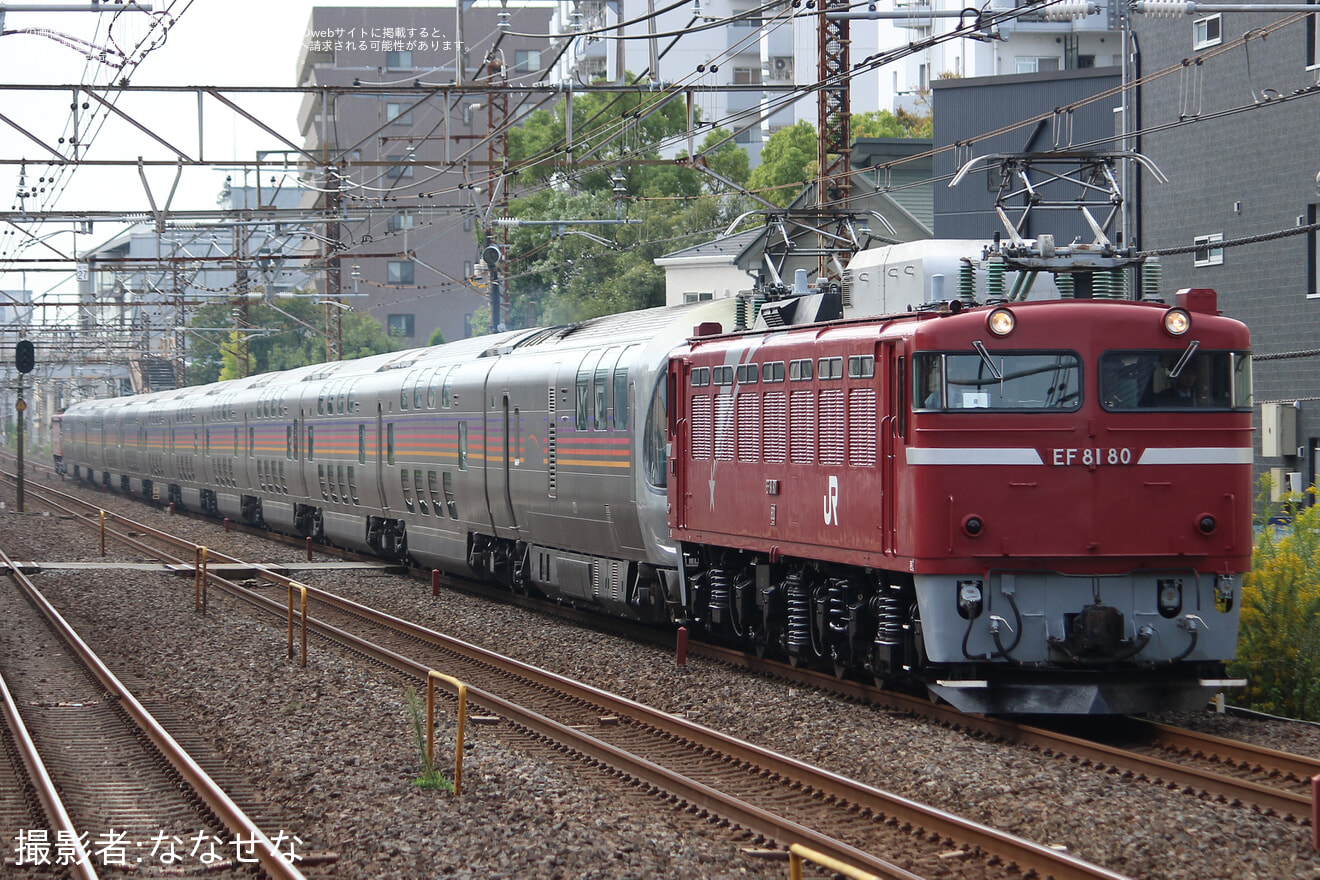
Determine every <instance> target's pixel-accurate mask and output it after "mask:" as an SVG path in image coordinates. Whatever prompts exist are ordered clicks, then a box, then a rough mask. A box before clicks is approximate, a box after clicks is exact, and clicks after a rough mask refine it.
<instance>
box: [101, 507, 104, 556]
mask: <svg viewBox="0 0 1320 880" xmlns="http://www.w3.org/2000/svg"><path fill="white" fill-rule="evenodd" d="M101 555H102V556H104V555H105V511H104V510H103V511H101Z"/></svg>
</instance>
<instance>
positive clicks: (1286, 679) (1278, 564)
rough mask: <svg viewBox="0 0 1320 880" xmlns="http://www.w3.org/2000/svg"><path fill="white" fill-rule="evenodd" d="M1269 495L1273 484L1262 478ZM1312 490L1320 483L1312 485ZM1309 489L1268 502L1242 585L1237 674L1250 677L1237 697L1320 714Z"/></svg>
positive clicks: (1281, 710)
mask: <svg viewBox="0 0 1320 880" xmlns="http://www.w3.org/2000/svg"><path fill="white" fill-rule="evenodd" d="M1261 487H1262V498H1265V499H1267V498H1269V490H1270V483H1269V477H1268V476H1266V477H1264V478H1262V480H1261ZM1307 491H1308V493H1309V494H1310V495H1312V496H1314V494H1315V491H1316V490H1315V487H1312V488H1311V489H1309V490H1307ZM1306 501H1307V499H1306V498H1305V497H1304V496H1303V495H1302V494H1301V493H1289V494H1288V495H1286V496H1284V500H1283V502H1282V507H1280V506H1278V505H1264V506H1263V508H1262V509H1263V510H1264V513H1263V514H1262V516H1261V518H1260V520H1259V521H1258V524H1257V535H1256V546H1255V554H1254V556H1253V558H1252V565H1251V571H1250V572H1249V573H1248V574H1247V576H1246V578H1245V579H1244V581H1243V587H1242V625H1241V630H1240V634H1239V640H1238V653H1237V661H1236V662H1235V663H1233V664H1232V665H1231V666H1230V671H1231V672H1232V674H1234V675H1237V676H1241V677H1245V678H1246V679H1247V687H1246V688H1245V689H1243V690H1241V691H1239V692H1237V693H1236V694H1235V695H1234V696H1233V699H1232V701H1233V702H1234V703H1235V704H1238V705H1241V706H1245V707H1247V708H1251V709H1257V710H1260V711H1262V712H1269V713H1271V714H1275V715H1285V716H1288V717H1290V718H1306V719H1310V720H1313V721H1316V720H1320V506H1315V505H1308V504H1307V503H1306Z"/></svg>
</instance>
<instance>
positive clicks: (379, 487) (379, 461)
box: [376, 399, 394, 510]
mask: <svg viewBox="0 0 1320 880" xmlns="http://www.w3.org/2000/svg"><path fill="white" fill-rule="evenodd" d="M382 406H383V405H382V404H381V402H380V400H379V399H377V400H376V492H377V494H378V496H379V497H380V509H382V510H388V509H389V506H390V502H389V496H388V495H386V494H385V465H386V457H387V456H388V457H390V458H393V456H394V436H393V434H394V431H393V428H394V426H393V425H389V426H388V427H389V433H390V436H389V437H388V438H386V436H385V433H386V425H385V413H384V410H383V409H382ZM387 445H388V449H387V448H386V446H387Z"/></svg>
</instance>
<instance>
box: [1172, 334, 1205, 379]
mask: <svg viewBox="0 0 1320 880" xmlns="http://www.w3.org/2000/svg"><path fill="white" fill-rule="evenodd" d="M1200 347H1201V340H1199V339H1193V340H1192V344H1191V345H1189V346H1187V350H1186V351H1184V352H1183V353H1182V357H1180V358H1178V363H1176V364H1174V365H1173V369H1171V370H1169V378H1170V379H1177V378H1178V374H1179V373H1181V372H1182V371H1183V370H1184V369H1186V368H1187V364H1188V363H1189V362H1190V361H1191V359H1192V355H1194V354H1196V350H1197V349H1198V348H1200Z"/></svg>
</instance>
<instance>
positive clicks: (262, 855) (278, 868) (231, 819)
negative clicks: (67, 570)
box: [0, 550, 304, 880]
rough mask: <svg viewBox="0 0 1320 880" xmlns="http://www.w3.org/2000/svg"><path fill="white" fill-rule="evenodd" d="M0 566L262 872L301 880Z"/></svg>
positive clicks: (40, 599)
mask: <svg viewBox="0 0 1320 880" xmlns="http://www.w3.org/2000/svg"><path fill="white" fill-rule="evenodd" d="M0 566H3V567H7V568H8V569H9V572H10V574H11V576H12V577H13V578H14V580H15V582H16V583H17V584H18V585H19V587H20V589H22V591H23V593H24V595H26V596H27V598H28V600H29V601H30V602H31V603H32V604H33V605H34V606H35V607H36V609H37V610H38V611H39V612H40V613H41V614H42V615H43V616H44V617H45V618H46V619H47V620H48V621H49V622H50V624H51V627H52V628H53V629H54V630H55V632H56V633H57V634H58V635H59V636H60V638H62V639H63V640H64V642H65V644H67V645H68V646H69V648H70V649H71V650H72V651H73V652H74V653H75V654H77V655H78V658H79V659H80V660H81V661H82V662H83V664H84V665H86V667H87V669H88V670H89V671H90V672H91V673H92V674H93V675H94V676H95V677H96V679H97V681H98V682H100V684H101V686H102V687H103V688H105V690H106V693H108V694H110V695H112V696H113V697H114V698H115V699H116V700H117V701H118V704H119V705H120V706H122V707H123V709H124V711H125V712H127V713H128V715H129V717H130V718H132V719H133V721H134V723H136V724H137V725H138V727H139V728H140V729H141V730H142V732H143V733H144V734H146V736H147V738H148V739H150V740H151V742H152V743H153V744H154V745H155V747H156V748H157V749H158V750H159V751H160V753H161V755H162V756H164V757H165V759H166V760H168V761H169V762H170V765H171V766H172V767H173V768H174V769H175V771H176V772H177V773H178V774H179V775H180V776H181V777H183V779H184V780H185V781H186V782H187V783H188V784H189V785H190V786H192V787H193V789H194V790H195V791H196V792H197V793H198V795H199V796H200V797H201V798H202V802H203V803H204V804H205V805H206V806H207V808H209V809H210V810H211V811H212V812H214V813H215V815H216V816H217V817H218V818H219V819H220V821H221V822H222V823H223V824H224V826H225V827H226V828H228V829H229V830H230V831H231V832H233V833H234V834H235V835H236V836H241V837H243V839H245V840H248V841H252V842H253V843H254V844H255V846H254V849H255V850H256V852H254V853H253V854H254V855H255V856H256V857H257V860H258V862H259V863H260V864H261V867H262V868H263V869H265V871H266V872H267V874H269V875H270V876H271V877H272V878H275V880H304V878H303V874H302V872H301V871H299V870H298V869H297V868H296V867H294V866H293V865H292V864H291V863H290V862H289V861H288V860H287V859H285V858H284V856H283V855H282V854H281V853H279V852H278V851H277V849H276V847H275V844H274V843H273V842H272V841H271V839H270V838H269V837H267V836H266V834H265V832H263V831H262V830H261V829H260V828H258V827H257V826H256V823H254V822H253V821H252V820H251V819H250V818H248V816H247V814H246V813H244V812H243V810H242V809H241V808H239V806H238V805H237V804H235V803H234V802H233V800H232V799H231V798H230V797H229V795H228V794H226V793H225V791H224V790H223V789H222V788H220V786H218V785H217V784H216V783H215V781H214V780H212V779H211V777H210V775H208V774H207V772H206V771H205V770H203V769H202V768H201V766H200V765H198V763H197V762H196V761H195V760H193V758H192V756H191V755H189V754H188V753H187V752H186V751H185V750H184V749H183V747H182V746H180V745H179V744H178V742H176V741H175V739H174V737H172V736H170V734H169V732H168V731H166V730H165V728H164V727H161V725H160V723H159V722H158V721H156V719H155V718H153V717H152V715H151V713H150V712H148V711H147V709H146V707H144V706H143V705H142V704H141V703H140V702H138V700H137V698H136V697H134V696H133V694H132V693H131V692H129V690H128V689H127V688H126V687H124V685H123V684H122V683H121V682H120V681H119V679H118V678H117V677H116V676H115V674H114V673H113V672H111V671H110V669H109V667H107V666H106V665H105V664H104V663H102V662H101V660H100V658H99V657H97V656H96V654H95V652H93V651H92V649H91V648H90V647H88V645H87V643H86V642H84V641H83V640H82V638H81V637H80V636H79V635H78V633H77V632H75V631H74V629H73V627H71V626H69V624H68V622H67V621H65V619H64V618H63V616H61V615H60V613H59V612H58V611H56V610H55V607H54V606H53V605H51V604H50V602H48V601H47V600H46V597H45V596H43V595H42V594H41V592H40V591H39V590H38V589H37V588H36V585H35V584H34V583H33V582H32V580H31V578H29V577H28V576H27V575H25V574H23V572H22V571H20V570H19V568H18V567H17V566H16V565H14V563H13V560H11V559H10V558H9V556H8V555H6V554H5V552H4V551H3V550H0Z"/></svg>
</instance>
